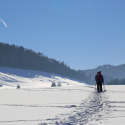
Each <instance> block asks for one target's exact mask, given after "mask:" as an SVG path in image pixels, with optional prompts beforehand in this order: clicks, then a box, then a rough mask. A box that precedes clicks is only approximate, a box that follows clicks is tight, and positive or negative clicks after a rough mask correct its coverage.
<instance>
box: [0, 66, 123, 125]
mask: <svg viewBox="0 0 125 125" xmlns="http://www.w3.org/2000/svg"><path fill="white" fill-rule="evenodd" d="M1 71H2V70H1ZM12 71H13V74H12ZM15 71H18V73H19V72H20V74H21V71H22V74H21V75H20V76H19V75H17V74H16V73H14V72H15ZM26 72H27V73H29V72H30V73H31V72H32V74H33V73H34V75H33V76H32V77H25V76H26V75H27V74H26ZM34 76H35V77H34ZM53 81H54V82H56V83H58V82H60V83H61V84H62V86H61V87H51V84H52V82H53ZM0 83H1V84H3V87H0V125H49V124H51V125H124V124H125V113H124V112H125V98H124V95H125V86H105V88H106V92H102V93H97V92H96V89H95V86H89V85H86V84H84V83H79V82H78V81H73V80H71V79H68V78H62V77H61V76H58V75H56V74H51V73H45V72H41V73H40V74H38V73H37V71H24V70H21V69H12V70H10V69H8V68H6V70H4V71H2V72H0ZM17 85H20V86H21V89H16V87H17ZM103 89H104V88H103Z"/></svg>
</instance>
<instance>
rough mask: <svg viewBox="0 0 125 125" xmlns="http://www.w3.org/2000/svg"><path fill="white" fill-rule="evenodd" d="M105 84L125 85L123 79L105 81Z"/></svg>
mask: <svg viewBox="0 0 125 125" xmlns="http://www.w3.org/2000/svg"><path fill="white" fill-rule="evenodd" d="M106 85H125V79H114V80H111V81H109V82H107V83H106Z"/></svg>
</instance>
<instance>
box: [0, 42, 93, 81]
mask: <svg viewBox="0 0 125 125" xmlns="http://www.w3.org/2000/svg"><path fill="white" fill-rule="evenodd" d="M0 67H11V68H21V69H26V70H37V71H45V72H51V73H56V74H59V75H62V76H64V77H69V78H73V79H76V80H80V81H83V82H86V83H91V82H92V81H91V79H90V78H89V77H88V76H86V75H85V73H84V72H83V71H82V70H74V69H71V68H70V67H69V66H67V65H66V64H65V63H64V62H60V61H57V60H55V59H51V58H48V57H47V56H44V55H43V54H42V53H40V52H38V53H36V52H35V51H33V50H31V49H26V48H24V47H23V46H16V45H14V44H13V45H9V44H7V43H2V42H0Z"/></svg>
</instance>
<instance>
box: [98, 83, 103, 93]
mask: <svg viewBox="0 0 125 125" xmlns="http://www.w3.org/2000/svg"><path fill="white" fill-rule="evenodd" d="M97 91H100V92H102V82H97Z"/></svg>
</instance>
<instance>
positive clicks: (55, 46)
mask: <svg viewBox="0 0 125 125" xmlns="http://www.w3.org/2000/svg"><path fill="white" fill-rule="evenodd" d="M0 19H2V20H3V21H4V22H5V23H6V25H7V27H5V25H4V24H3V23H2V21H0V42H3V43H9V44H10V45H11V44H15V45H18V46H23V47H24V48H28V49H32V50H34V51H36V52H41V53H43V54H44V55H46V56H48V57H49V58H54V59H56V60H58V61H64V62H65V63H66V64H67V65H69V66H70V68H72V69H76V70H78V69H81V70H84V69H92V68H96V67H97V66H99V65H104V64H111V65H120V64H124V63H125V59H124V53H125V1H124V0H1V1H0Z"/></svg>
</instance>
